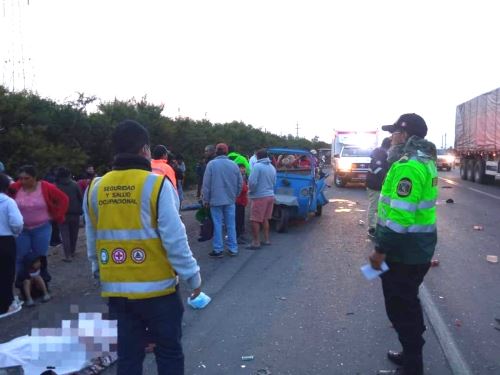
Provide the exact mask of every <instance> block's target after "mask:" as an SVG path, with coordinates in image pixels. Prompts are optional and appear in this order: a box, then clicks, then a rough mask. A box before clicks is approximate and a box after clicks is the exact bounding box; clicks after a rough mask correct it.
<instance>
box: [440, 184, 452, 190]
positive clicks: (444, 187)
mask: <svg viewBox="0 0 500 375" xmlns="http://www.w3.org/2000/svg"><path fill="white" fill-rule="evenodd" d="M452 188H453V186H450V185H444V186H441V189H452Z"/></svg>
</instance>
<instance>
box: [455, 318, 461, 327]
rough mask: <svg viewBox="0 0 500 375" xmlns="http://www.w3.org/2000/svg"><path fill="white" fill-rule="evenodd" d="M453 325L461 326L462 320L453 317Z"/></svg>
mask: <svg viewBox="0 0 500 375" xmlns="http://www.w3.org/2000/svg"><path fill="white" fill-rule="evenodd" d="M455 326H456V327H462V321H461V320H460V319H455Z"/></svg>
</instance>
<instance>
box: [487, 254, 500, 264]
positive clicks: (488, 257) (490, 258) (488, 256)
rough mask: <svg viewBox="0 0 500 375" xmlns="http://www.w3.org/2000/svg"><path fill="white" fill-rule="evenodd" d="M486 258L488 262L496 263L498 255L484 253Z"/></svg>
mask: <svg viewBox="0 0 500 375" xmlns="http://www.w3.org/2000/svg"><path fill="white" fill-rule="evenodd" d="M486 260H487V261H488V262H489V263H498V257H497V256H496V255H486Z"/></svg>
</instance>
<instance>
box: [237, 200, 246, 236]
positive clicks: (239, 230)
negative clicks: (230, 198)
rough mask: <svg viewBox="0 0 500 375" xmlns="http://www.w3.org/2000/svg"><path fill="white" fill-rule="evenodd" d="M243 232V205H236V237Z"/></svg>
mask: <svg viewBox="0 0 500 375" xmlns="http://www.w3.org/2000/svg"><path fill="white" fill-rule="evenodd" d="M243 233H245V206H242V205H239V204H237V205H236V237H239V236H241V235H242V234H243Z"/></svg>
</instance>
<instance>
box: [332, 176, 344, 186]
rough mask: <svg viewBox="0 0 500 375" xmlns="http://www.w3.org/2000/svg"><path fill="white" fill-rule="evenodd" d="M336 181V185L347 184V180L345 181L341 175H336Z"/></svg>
mask: <svg viewBox="0 0 500 375" xmlns="http://www.w3.org/2000/svg"><path fill="white" fill-rule="evenodd" d="M334 182H335V186H337V187H344V186H345V185H346V182H345V181H344V179H343V178H342V177H340V176H339V175H335V179H334Z"/></svg>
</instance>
